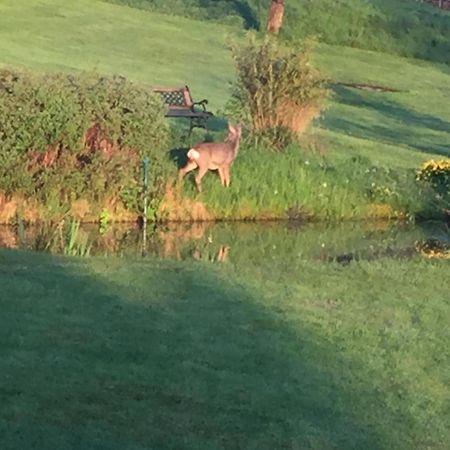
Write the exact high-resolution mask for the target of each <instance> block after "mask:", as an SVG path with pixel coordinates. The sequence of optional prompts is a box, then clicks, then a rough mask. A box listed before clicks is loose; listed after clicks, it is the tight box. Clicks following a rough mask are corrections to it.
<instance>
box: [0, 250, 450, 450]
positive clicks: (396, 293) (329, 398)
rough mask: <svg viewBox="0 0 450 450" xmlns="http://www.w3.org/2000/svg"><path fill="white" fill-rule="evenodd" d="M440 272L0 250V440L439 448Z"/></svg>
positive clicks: (442, 370) (444, 330)
mask: <svg viewBox="0 0 450 450" xmlns="http://www.w3.org/2000/svg"><path fill="white" fill-rule="evenodd" d="M447 272H448V264H446V262H429V261H422V260H417V259H415V260H389V259H380V260H378V261H374V262H371V263H368V262H360V263H354V264H351V265H350V266H346V267H342V266H339V265H337V264H329V263H321V262H313V261H310V260H302V259H301V258H300V259H298V260H297V262H296V264H295V265H292V264H291V263H290V262H289V263H288V262H285V263H283V259H282V258H281V259H276V258H274V257H273V256H270V253H266V254H265V256H263V257H262V258H259V259H257V260H254V261H251V260H243V261H241V263H240V264H238V265H236V266H233V265H231V264H229V265H221V266H214V265H210V264H209V265H208V264H205V263H191V264H189V265H187V264H186V263H183V262H171V261H158V260H153V259H150V260H143V261H136V260H134V261H133V260H126V261H124V260H120V259H114V258H108V259H104V258H93V259H87V260H86V259H85V260H82V259H76V258H72V259H66V258H62V257H50V256H45V255H39V254H29V253H22V252H12V251H5V250H0V284H1V286H2V292H1V294H0V308H1V311H2V314H1V315H0V342H1V347H2V351H1V358H0V437H1V442H2V449H5V450H13V449H14V450H16V449H21V450H22V449H40V450H44V449H49V450H50V449H55V448H58V449H61V450H63V449H81V448H82V449H86V450H87V449H121V450H122V449H150V448H155V449H166V448H167V449H169V448H171V449H173V448H177V449H194V448H195V449H199V450H200V449H205V450H206V449H207V450H211V449H246V450H247V449H268V450H269V449H270V450H272V449H281V448H289V449H315V450H319V449H323V450H325V449H342V450H351V449H355V450H356V449H358V450H359V449H362V448H364V449H371V450H375V449H385V450H392V449H396V450H403V449H404V450H411V449H425V448H427V449H434V450H444V449H446V448H448V447H447V445H448V441H449V439H450V436H449V430H450V427H449V421H448V420H449V417H448V399H449V390H448V389H449V387H448V372H447V368H448V362H449V353H448V348H449V347H448V338H449V335H448V330H449V321H448V289H447V287H446V286H445V283H443V280H444V279H445V278H446V274H447Z"/></svg>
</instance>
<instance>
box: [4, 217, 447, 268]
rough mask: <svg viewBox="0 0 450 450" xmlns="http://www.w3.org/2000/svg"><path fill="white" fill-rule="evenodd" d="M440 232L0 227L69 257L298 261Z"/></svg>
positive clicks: (407, 245)
mask: <svg viewBox="0 0 450 450" xmlns="http://www.w3.org/2000/svg"><path fill="white" fill-rule="evenodd" d="M437 235H442V225H440V224H427V225H425V226H414V225H405V224H403V225H394V224H390V223H387V222H372V223H346V224H338V225H333V226H330V225H324V224H320V225H317V224H315V225H312V224H306V225H305V224H298V223H292V222H290V223H289V222H286V223H279V222H278V223H267V222H266V223H172V224H168V225H160V226H154V227H150V228H148V229H147V231H146V234H145V236H144V235H143V231H142V229H140V228H139V227H138V226H130V225H127V226H124V225H120V226H119V225H117V226H112V227H110V228H109V229H107V230H106V231H103V232H101V231H100V230H99V228H98V226H95V225H85V226H81V227H79V228H77V227H76V226H74V224H67V223H66V224H63V223H62V224H58V225H57V226H54V225H53V226H50V225H45V224H43V225H40V226H32V227H25V228H24V227H22V228H21V229H20V230H19V229H18V228H17V227H16V228H14V227H6V226H3V227H0V246H1V247H8V248H22V249H29V250H45V251H50V252H54V253H66V254H71V255H86V254H90V255H105V256H108V255H118V256H123V257H137V256H141V255H142V254H145V255H151V256H157V257H160V258H171V259H177V260H186V259H193V260H203V261H209V262H220V263H225V262H230V261H231V262H232V263H235V264H246V263H249V262H253V263H258V261H262V260H264V261H265V262H267V261H269V262H270V261H273V262H274V263H277V264H280V263H281V262H282V263H283V264H295V261H298V260H299V259H313V260H322V261H337V262H342V263H343V264H345V263H348V262H350V261H352V260H354V259H374V258H380V257H386V256H387V257H410V256H413V255H415V254H416V242H417V241H419V240H425V239H431V238H435V237H436V236H437Z"/></svg>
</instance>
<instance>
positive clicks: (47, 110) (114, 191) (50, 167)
mask: <svg viewBox="0 0 450 450" xmlns="http://www.w3.org/2000/svg"><path fill="white" fill-rule="evenodd" d="M164 112H165V107H164V105H163V104H162V102H161V101H160V99H159V98H158V97H157V96H156V95H155V94H153V93H152V92H151V91H150V90H149V89H145V88H143V87H139V86H137V85H135V84H133V83H131V82H129V81H127V80H126V79H124V78H122V77H118V76H116V77H104V76H99V75H94V74H82V75H60V74H55V75H49V74H47V75H32V74H28V73H15V72H10V71H7V70H3V71H1V72H0V142H1V147H0V192H3V193H5V194H6V195H17V194H21V195H24V196H25V197H27V198H30V199H35V200H37V201H38V202H39V203H42V204H44V205H45V206H46V207H47V208H49V207H50V204H51V208H56V210H58V211H59V212H64V211H67V210H68V208H70V204H71V203H72V202H73V201H75V200H77V199H80V198H83V199H86V200H88V201H89V202H91V203H92V204H93V205H97V206H99V207H100V206H101V205H102V204H103V203H104V202H105V201H110V200H113V199H120V200H122V202H123V203H124V204H125V206H127V207H129V208H132V209H137V208H138V197H139V191H140V178H139V177H140V175H139V173H140V164H141V160H142V157H143V156H144V155H145V156H150V157H151V160H152V169H153V172H154V178H153V180H156V179H157V176H158V175H160V173H161V172H162V171H163V170H164V169H163V162H162V161H163V159H164V157H165V152H164V150H165V149H166V144H167V137H168V132H167V131H168V130H167V124H166V121H165V120H164ZM154 188H155V189H157V188H158V186H154Z"/></svg>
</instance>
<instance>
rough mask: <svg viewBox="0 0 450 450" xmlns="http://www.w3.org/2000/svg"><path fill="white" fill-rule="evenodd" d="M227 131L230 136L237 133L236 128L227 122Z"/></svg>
mask: <svg viewBox="0 0 450 450" xmlns="http://www.w3.org/2000/svg"><path fill="white" fill-rule="evenodd" d="M228 130H229V132H230V133H232V134H236V133H237V129H236V127H235V126H234V125H233V124H231V123H230V122H228Z"/></svg>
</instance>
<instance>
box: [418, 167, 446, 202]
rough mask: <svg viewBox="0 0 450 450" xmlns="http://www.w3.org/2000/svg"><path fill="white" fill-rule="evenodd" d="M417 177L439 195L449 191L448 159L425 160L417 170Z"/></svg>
mask: <svg viewBox="0 0 450 450" xmlns="http://www.w3.org/2000/svg"><path fill="white" fill-rule="evenodd" d="M417 179H418V180H419V181H422V182H425V183H427V184H428V185H429V186H431V187H432V188H433V189H434V190H435V191H436V192H437V193H438V194H439V195H448V194H449V193H450V159H443V160H440V161H435V160H430V161H427V162H425V163H424V164H423V165H422V167H421V168H420V169H419V171H418V172H417Z"/></svg>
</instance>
